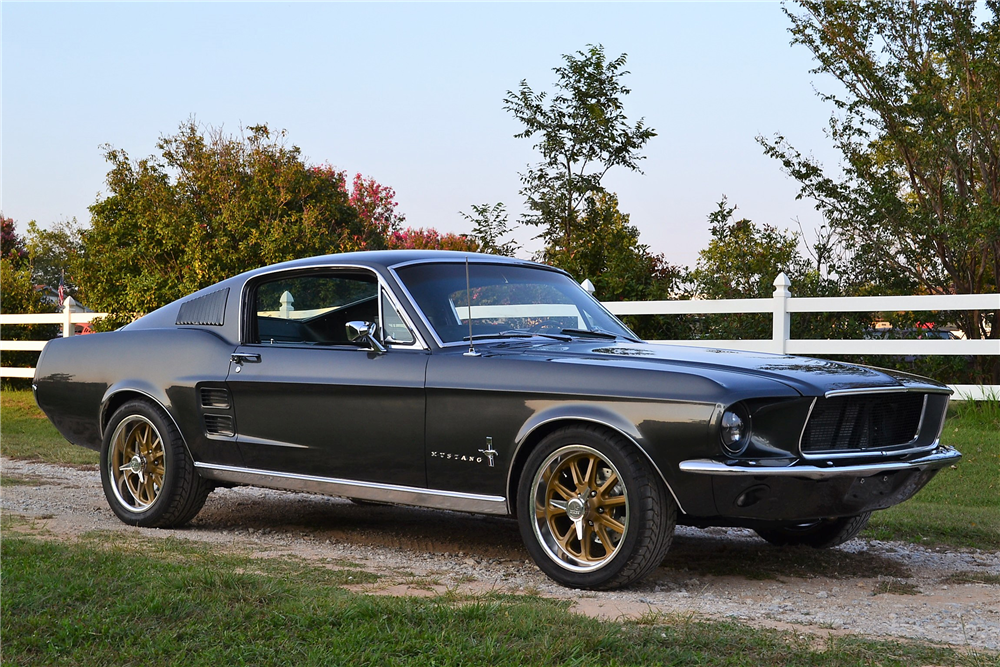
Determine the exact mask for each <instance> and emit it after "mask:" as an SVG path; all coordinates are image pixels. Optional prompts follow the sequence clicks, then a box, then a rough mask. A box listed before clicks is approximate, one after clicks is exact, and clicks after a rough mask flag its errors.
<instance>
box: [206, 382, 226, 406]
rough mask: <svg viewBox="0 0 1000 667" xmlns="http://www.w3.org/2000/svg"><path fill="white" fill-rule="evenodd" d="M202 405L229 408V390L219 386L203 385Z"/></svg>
mask: <svg viewBox="0 0 1000 667" xmlns="http://www.w3.org/2000/svg"><path fill="white" fill-rule="evenodd" d="M201 407H203V408H220V409H223V410H227V409H229V392H228V391H226V390H225V389H222V388H218V387H202V388H201Z"/></svg>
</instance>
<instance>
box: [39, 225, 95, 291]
mask: <svg viewBox="0 0 1000 667" xmlns="http://www.w3.org/2000/svg"><path fill="white" fill-rule="evenodd" d="M83 233H84V229H83V227H82V226H81V225H80V224H79V223H78V222H77V221H76V218H73V219H72V220H62V221H60V222H57V223H56V224H54V225H53V226H52V227H51V228H50V229H42V228H41V227H39V226H38V223H36V222H35V221H34V220H31V221H30V222H28V233H27V240H26V242H25V247H26V249H27V255H28V263H29V264H30V265H31V274H32V279H33V280H34V281H35V284H36V285H44V286H45V287H48V288H50V289H52V290H57V289H58V287H59V285H60V284H62V285H63V294H64V298H65V297H66V296H72V297H73V298H75V299H76V300H77V301H80V299H81V298H83V297H82V295H80V294H79V290H78V286H77V280H76V273H77V269H78V267H79V265H80V262H81V260H82V257H83Z"/></svg>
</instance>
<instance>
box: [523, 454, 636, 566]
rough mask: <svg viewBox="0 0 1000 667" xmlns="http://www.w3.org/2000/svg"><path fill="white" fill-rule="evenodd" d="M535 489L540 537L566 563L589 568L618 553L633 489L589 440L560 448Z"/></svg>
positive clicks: (553, 555) (551, 553)
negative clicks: (627, 486)
mask: <svg viewBox="0 0 1000 667" xmlns="http://www.w3.org/2000/svg"><path fill="white" fill-rule="evenodd" d="M532 489H533V495H534V505H535V521H534V524H533V525H534V529H535V536H536V537H537V538H538V541H539V543H540V544H541V545H542V547H543V548H544V549H545V551H546V552H547V553H548V555H549V557H550V558H552V559H553V560H554V561H556V562H557V563H558V564H559V565H560V566H561V567H564V568H566V569H568V570H571V571H573V572H590V571H593V570H596V569H599V568H601V567H603V566H604V565H606V564H607V563H609V562H610V561H611V559H612V558H614V556H615V554H617V553H618V550H619V548H620V547H621V544H622V541H623V539H624V537H625V532H626V531H627V530H628V492H627V490H626V488H625V485H624V483H623V482H622V479H621V475H620V474H619V473H618V470H617V469H616V468H615V466H614V465H613V464H612V463H611V462H610V461H608V459H607V458H606V457H605V456H604V455H603V454H601V453H600V452H599V451H597V450H596V449H592V448H590V447H587V446H585V445H569V446H567V447H562V448H560V449H558V450H556V451H555V452H553V453H552V454H550V455H549V456H548V458H546V459H545V462H544V463H543V464H542V465H541V466H540V467H539V469H538V472H537V473H536V475H535V479H534V482H533V483H532Z"/></svg>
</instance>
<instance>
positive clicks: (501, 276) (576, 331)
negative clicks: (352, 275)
mask: <svg viewBox="0 0 1000 667" xmlns="http://www.w3.org/2000/svg"><path fill="white" fill-rule="evenodd" d="M468 266H469V288H468V290H467V289H466V275H465V267H466V265H465V264H464V263H458V262H448V263H421V264H411V265H409V266H403V267H400V268H399V269H397V270H396V274H397V275H398V276H399V278H400V280H402V282H403V285H404V286H405V287H406V289H407V291H409V293H410V295H411V296H412V297H413V300H414V301H415V302H416V305H417V306H418V307H419V308H420V310H421V311H422V313H423V315H424V318H425V319H426V320H427V323H428V324H429V325H430V326H431V328H432V329H434V332H435V333H436V334H437V337H438V338H439V339H440V340H441V342H442V343H445V344H447V343H456V342H462V341H467V340H469V317H470V316H471V318H472V337H473V338H476V339H479V338H489V337H499V338H504V337H522V336H527V335H531V334H537V335H542V336H550V337H556V338H562V339H565V340H568V339H569V338H570V337H577V336H588V337H599V338H614V337H618V336H622V337H625V338H629V339H633V340H634V339H635V335H634V334H633V333H632V332H630V331H629V330H628V329H626V328H625V326H624V325H622V323H621V322H619V321H618V320H617V319H616V318H615V317H614V315H611V314H610V313H608V311H607V310H605V309H604V307H603V306H601V304H600V303H598V302H597V300H596V299H594V298H593V297H592V296H590V294H588V293H587V292H585V291H584V290H583V289H582V288H581V287H580V286H579V285H577V284H576V283H575V282H574V281H573V280H572V279H571V278H569V277H567V276H566V275H564V274H562V273H559V272H557V271H549V270H547V269H541V268H533V267H530V266H518V265H510V264H480V263H470V264H469V265H468ZM470 299H471V301H472V303H471V308H470V307H469V305H470V304H469V300H470Z"/></svg>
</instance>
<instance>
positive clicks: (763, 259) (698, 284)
mask: <svg viewBox="0 0 1000 667" xmlns="http://www.w3.org/2000/svg"><path fill="white" fill-rule="evenodd" d="M736 208H737V207H736V206H730V205H729V201H728V199H726V197H725V196H723V197H722V200H721V201H720V202H719V203H718V204H717V207H716V209H715V210H714V211H712V212H711V213H710V214H709V215H708V224H709V228H710V229H711V232H712V240H711V241H709V243H708V247H707V248H705V249H704V250H702V251H700V252H699V253H698V262H697V264H696V265H695V269H694V271H692V272H691V275H690V277H691V280H692V282H693V284H694V291H695V293H696V294H697V295H698V296H700V297H703V298H706V299H763V298H768V297H770V296H771V295H772V293H773V292H774V284H773V282H774V279H775V277H777V275H778V274H779V273H782V272H783V273H785V275H787V276H788V277H789V279H791V280H792V284H793V285H797V284H799V283H801V282H804V281H805V277H806V276H807V274H808V273H809V272H810V270H811V267H810V266H809V264H808V262H806V260H805V259H804V258H803V257H802V255H801V253H799V236H798V234H796V233H794V232H787V231H782V230H780V229H778V228H777V227H774V226H773V225H768V224H763V225H758V224H756V223H754V222H753V221H752V220H748V219H747V218H741V219H739V220H734V219H733V213H735V212H736Z"/></svg>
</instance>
